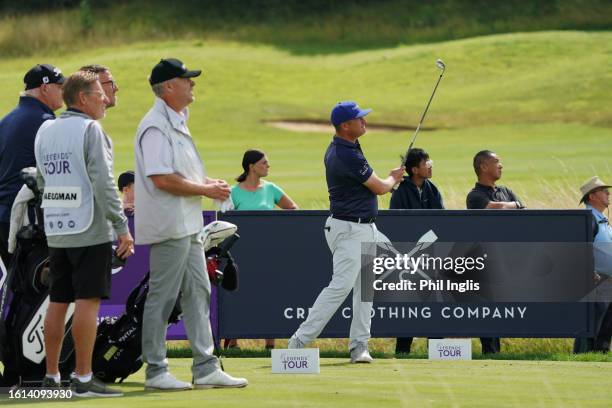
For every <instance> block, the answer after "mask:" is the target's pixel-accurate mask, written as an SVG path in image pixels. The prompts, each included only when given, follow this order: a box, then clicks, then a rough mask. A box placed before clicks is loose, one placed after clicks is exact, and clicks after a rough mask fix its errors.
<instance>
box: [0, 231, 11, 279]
mask: <svg viewBox="0 0 612 408" xmlns="http://www.w3.org/2000/svg"><path fill="white" fill-rule="evenodd" d="M10 228H11V224H9V223H7V222H0V258H2V262H3V263H4V266H5V267H6V269H8V267H9V263H10V261H11V254H9V252H8V237H9V230H10Z"/></svg>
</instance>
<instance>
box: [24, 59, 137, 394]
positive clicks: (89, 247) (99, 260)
mask: <svg viewBox="0 0 612 408" xmlns="http://www.w3.org/2000/svg"><path fill="white" fill-rule="evenodd" d="M63 98H64V102H65V103H66V106H67V107H68V109H67V110H66V111H65V112H63V113H62V114H61V116H60V117H59V118H58V119H57V120H54V121H47V122H45V123H43V125H42V126H41V127H40V129H39V131H38V133H37V135H36V141H35V147H34V152H35V155H36V165H37V167H38V174H39V180H38V181H39V187H40V188H41V189H43V190H44V192H43V201H42V207H43V208H44V209H45V211H44V222H45V234H46V236H47V242H48V244H49V265H50V275H49V280H50V282H51V283H50V288H49V297H50V304H49V308H48V309H47V314H46V317H45V323H44V333H45V336H44V337H45V350H46V366H47V374H46V376H45V378H44V379H43V387H59V385H60V373H59V367H58V364H59V357H60V351H61V348H62V342H63V337H64V326H65V322H66V319H65V317H66V313H67V311H68V308H69V305H70V303H72V302H74V303H75V308H74V316H73V319H72V337H73V339H74V344H75V351H76V368H75V377H74V378H73V379H72V382H71V388H72V391H73V393H74V395H75V396H77V397H96V396H98V397H115V396H120V395H122V393H121V391H119V390H114V389H112V388H109V387H107V386H106V385H105V384H103V383H102V382H100V381H99V380H97V379H96V378H95V377H94V376H93V373H92V364H91V363H92V352H93V347H94V343H95V339H96V326H97V321H96V320H97V316H98V310H99V308H100V301H101V299H107V298H108V297H109V295H110V290H111V287H110V286H111V261H112V254H113V250H112V241H113V232H114V233H115V234H116V235H117V237H118V240H119V245H118V247H117V250H116V252H117V255H118V256H119V257H120V258H123V259H125V258H127V257H128V256H130V255H131V254H132V253H133V248H134V241H133V239H132V236H131V235H130V233H129V231H128V225H127V219H126V217H125V215H123V211H122V209H121V201H120V200H119V196H118V194H117V190H116V189H115V186H114V184H115V181H114V178H113V169H112V160H113V152H112V141H111V139H110V138H109V137H108V135H107V134H106V133H105V132H104V130H103V129H102V126H101V125H100V124H99V123H98V120H100V119H102V118H104V115H105V114H106V106H107V104H108V100H107V98H106V95H105V93H104V91H103V90H102V85H101V84H100V82H99V80H98V76H97V75H96V74H93V73H91V72H86V71H77V72H76V73H74V74H72V75H71V76H70V77H69V78H68V79H67V80H66V82H65V83H64V87H63Z"/></svg>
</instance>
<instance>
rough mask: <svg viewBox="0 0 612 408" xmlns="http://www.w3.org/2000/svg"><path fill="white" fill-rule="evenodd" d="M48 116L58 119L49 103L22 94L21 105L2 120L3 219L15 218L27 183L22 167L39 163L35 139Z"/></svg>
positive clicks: (0, 196) (0, 203)
mask: <svg viewBox="0 0 612 408" xmlns="http://www.w3.org/2000/svg"><path fill="white" fill-rule="evenodd" d="M48 119H55V115H54V114H53V111H52V110H51V109H50V108H49V107H48V106H47V105H45V104H44V103H42V102H41V101H39V100H38V99H36V98H32V97H30V96H22V97H21V98H19V104H18V105H17V107H16V108H15V109H13V110H12V111H11V112H10V113H9V114H8V115H6V116H5V117H4V118H3V119H2V120H1V121H0V222H4V223H8V222H10V220H11V207H12V206H13V201H15V197H16V196H17V193H18V192H19V189H21V186H22V185H23V180H21V177H20V172H21V169H23V168H24V167H33V166H36V159H35V157H34V139H36V133H37V132H38V128H40V125H42V123H43V122H44V121H46V120H48Z"/></svg>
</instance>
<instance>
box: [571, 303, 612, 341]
mask: <svg viewBox="0 0 612 408" xmlns="http://www.w3.org/2000/svg"><path fill="white" fill-rule="evenodd" d="M595 313H596V314H597V315H598V316H599V321H598V322H597V323H598V325H599V327H598V329H597V334H596V336H595V337H579V338H577V339H576V340H575V341H574V353H588V352H590V351H596V352H604V353H607V352H608V351H610V341H611V340H612V303H604V302H598V303H595Z"/></svg>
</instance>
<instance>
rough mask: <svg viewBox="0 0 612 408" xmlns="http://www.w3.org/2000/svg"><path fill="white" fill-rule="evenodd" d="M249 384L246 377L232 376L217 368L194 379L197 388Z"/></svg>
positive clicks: (233, 386) (230, 386) (240, 386)
mask: <svg viewBox="0 0 612 408" xmlns="http://www.w3.org/2000/svg"><path fill="white" fill-rule="evenodd" d="M248 384H249V382H248V381H247V379H246V378H236V377H232V376H231V375H229V374H228V373H226V372H224V371H221V370H215V371H213V372H212V373H210V374H208V375H207V376H205V377H202V378H197V379H195V380H194V381H193V385H194V386H195V387H196V388H242V387H246V386H247V385H248Z"/></svg>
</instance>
